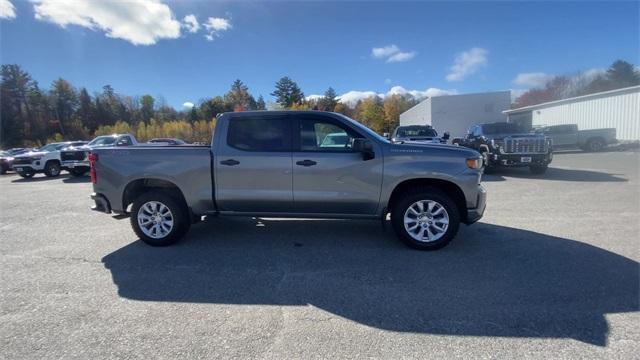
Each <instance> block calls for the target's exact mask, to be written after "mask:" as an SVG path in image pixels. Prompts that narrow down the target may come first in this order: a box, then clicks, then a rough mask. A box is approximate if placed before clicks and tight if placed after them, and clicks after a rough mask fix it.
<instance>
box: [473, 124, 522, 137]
mask: <svg viewBox="0 0 640 360" xmlns="http://www.w3.org/2000/svg"><path fill="white" fill-rule="evenodd" d="M519 132H521V131H520V127H519V126H518V125H516V124H513V123H495V124H483V125H482V133H483V134H484V135H495V134H516V133H519Z"/></svg>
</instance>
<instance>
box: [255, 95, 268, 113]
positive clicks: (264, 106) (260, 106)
mask: <svg viewBox="0 0 640 360" xmlns="http://www.w3.org/2000/svg"><path fill="white" fill-rule="evenodd" d="M256 110H267V104H265V102H264V98H263V97H262V95H260V96H258V101H256Z"/></svg>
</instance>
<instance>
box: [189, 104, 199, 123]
mask: <svg viewBox="0 0 640 360" xmlns="http://www.w3.org/2000/svg"><path fill="white" fill-rule="evenodd" d="M196 121H198V110H197V109H196V107H195V106H192V107H191V111H189V122H190V123H192V124H194V123H195V122H196Z"/></svg>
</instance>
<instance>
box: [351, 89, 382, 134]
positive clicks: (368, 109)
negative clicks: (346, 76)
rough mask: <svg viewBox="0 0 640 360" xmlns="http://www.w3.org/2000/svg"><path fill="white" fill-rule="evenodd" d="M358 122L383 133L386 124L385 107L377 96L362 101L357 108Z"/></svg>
mask: <svg viewBox="0 0 640 360" xmlns="http://www.w3.org/2000/svg"><path fill="white" fill-rule="evenodd" d="M356 112H357V120H358V121H360V122H361V123H363V124H364V125H366V126H367V127H369V128H371V129H372V130H373V131H376V132H378V133H382V132H383V130H384V128H385V124H384V107H383V105H382V101H381V100H380V98H379V97H377V96H372V97H369V98H367V99H364V100H363V101H361V102H360V103H359V104H358V106H357V108H356Z"/></svg>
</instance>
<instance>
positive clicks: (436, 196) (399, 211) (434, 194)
mask: <svg viewBox="0 0 640 360" xmlns="http://www.w3.org/2000/svg"><path fill="white" fill-rule="evenodd" d="M420 200H432V201H435V202H437V203H438V204H440V205H441V206H443V207H444V209H445V210H446V213H447V215H448V216H449V225H448V227H447V229H446V230H445V232H444V234H443V235H442V236H441V237H440V238H439V239H437V240H434V241H430V242H425V241H419V240H417V239H414V238H413V237H412V236H411V234H409V232H408V231H407V229H405V225H404V216H405V212H407V211H408V209H409V207H410V206H412V205H413V204H415V203H416V202H418V201H420ZM391 224H392V225H393V229H394V231H395V233H396V235H397V236H398V238H399V239H400V240H401V241H402V242H404V243H405V244H406V245H407V246H409V247H412V248H414V249H418V250H437V249H440V248H442V247H444V246H446V245H447V244H449V242H451V240H453V238H454V237H455V236H456V234H457V233H458V228H459V227H460V211H459V209H458V206H456V204H455V202H454V201H453V200H452V199H451V197H450V196H449V195H447V194H446V193H445V192H444V191H442V190H440V189H438V188H434V187H422V188H415V189H411V190H409V191H407V192H405V193H404V194H402V195H400V199H399V200H397V201H395V202H394V204H393V205H392V209H391Z"/></svg>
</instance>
